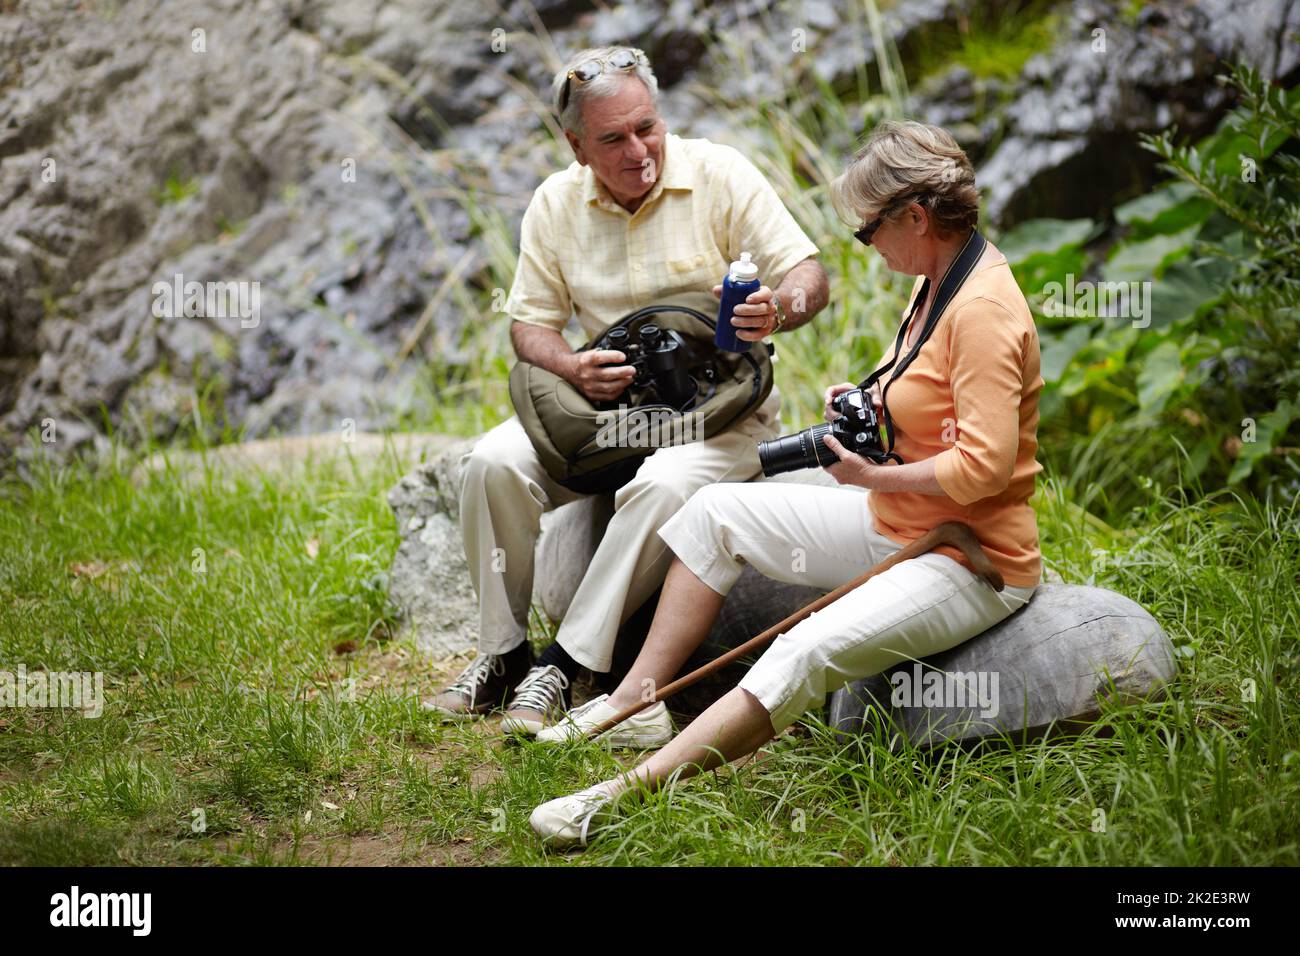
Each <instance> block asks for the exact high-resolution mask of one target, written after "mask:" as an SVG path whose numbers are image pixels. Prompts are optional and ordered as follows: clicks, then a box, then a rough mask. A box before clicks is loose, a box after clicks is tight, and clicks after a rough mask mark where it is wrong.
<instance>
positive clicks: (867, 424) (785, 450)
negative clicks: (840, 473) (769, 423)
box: [758, 388, 902, 478]
mask: <svg viewBox="0 0 1300 956" xmlns="http://www.w3.org/2000/svg"><path fill="white" fill-rule="evenodd" d="M831 407H832V408H834V409H835V410H836V411H837V412H839V413H840V414H839V417H838V418H836V419H834V420H833V421H830V422H823V423H822V424H819V425H813V426H812V427H811V428H805V429H804V430H803V431H801V432H796V433H795V434H793V435H782V436H781V437H779V438H773V439H772V440H771V441H762V442H759V443H758V460H759V462H760V463H761V464H762V466H763V474H764V475H766V476H767V477H768V478H771V477H772V476H773V475H779V474H782V473H783V472H787V471H798V470H799V469H800V468H816V467H822V468H824V467H826V466H827V465H833V464H835V463H836V462H837V461H839V460H840V459H839V457H838V456H837V455H836V454H835V453H834V452H832V451H831V450H830V449H829V448H827V447H826V446H825V445H824V444H822V437H823V436H824V435H826V434H828V433H829V434H831V435H834V436H835V438H836V440H837V441H839V443H840V444H841V445H843V446H844V447H845V448H847V449H848V450H849V451H851V452H855V453H857V454H859V455H861V456H863V457H864V458H870V459H871V460H872V461H874V462H885V461H890V460H892V461H898V462H901V461H902V459H900V458H899V457H898V456H897V455H895V454H893V453H892V452H886V451H885V435H884V432H885V429H884V425H883V424H882V423H881V421H880V419H879V416H877V415H876V409H875V408H874V407H873V406H872V404H871V399H870V398H869V397H868V395H867V394H866V393H865V392H863V391H862V389H860V388H854V389H850V390H849V391H847V392H840V394H838V395H836V396H835V397H834V398H833V399H831Z"/></svg>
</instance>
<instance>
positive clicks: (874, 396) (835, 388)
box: [822, 382, 881, 422]
mask: <svg viewBox="0 0 1300 956" xmlns="http://www.w3.org/2000/svg"><path fill="white" fill-rule="evenodd" d="M855 388H857V386H856V385H854V384H853V383H852V382H840V384H838V385H832V386H831V387H830V388H828V389H826V395H825V398H824V401H825V403H826V407H825V408H824V409H823V410H822V417H823V418H825V419H826V420H827V421H828V422H830V421H834V420H835V419H837V418H839V417H840V413H839V412H837V411H836V410H835V409H834V408H832V407H831V399H833V398H834V397H835V396H836V395H839V394H841V393H843V392H848V391H851V390H852V389H855ZM867 394H868V395H870V396H871V404H872V405H874V406H875V407H876V415H877V416H879V415H880V414H881V406H880V383H879V382H875V383H874V384H872V386H871V388H869V389H867Z"/></svg>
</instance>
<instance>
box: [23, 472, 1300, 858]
mask: <svg viewBox="0 0 1300 956" xmlns="http://www.w3.org/2000/svg"><path fill="white" fill-rule="evenodd" d="M1089 460H1090V461H1094V462H1095V461H1098V460H1099V458H1097V457H1093V458H1090V459H1089ZM401 472H402V465H401V464H400V463H398V462H396V461H395V460H393V459H392V458H386V459H384V460H382V461H378V462H360V461H352V460H350V459H348V458H332V459H325V460H321V461H319V462H318V463H317V464H315V465H314V466H312V467H311V468H309V469H307V470H306V472H305V473H304V474H303V475H300V476H296V477H284V476H275V475H271V474H258V473H238V474H233V475H232V474H224V476H223V473H220V472H218V471H215V470H209V471H206V472H202V473H200V474H199V475H198V476H197V477H196V478H190V479H186V478H184V477H182V475H181V474H180V473H178V472H173V473H168V472H162V473H158V474H155V475H153V476H152V477H149V478H147V479H141V478H139V477H133V474H132V471H131V470H130V468H129V467H127V464H125V463H124V464H123V465H122V466H121V467H120V468H116V469H114V468H109V469H107V470H101V471H100V472H98V473H91V472H90V471H89V470H87V469H86V468H85V466H71V467H68V468H63V469H50V470H46V471H43V472H41V473H40V474H38V475H36V476H34V477H33V479H32V480H31V481H30V482H19V481H18V480H17V479H14V478H10V479H9V480H7V481H6V482H5V483H4V484H3V485H0V661H3V662H4V664H3V666H4V667H8V668H11V669H13V668H16V666H17V664H18V663H23V664H25V665H26V667H27V668H28V670H29V671H31V670H34V669H36V668H46V669H50V670H65V671H66V670H75V671H83V670H84V671H102V672H103V674H104V681H105V705H104V713H103V716H101V717H99V718H86V717H82V716H80V715H78V714H76V713H73V712H67V711H58V710H50V709H45V710H41V709H8V710H5V711H2V712H0V808H3V810H2V811H0V863H5V864H15V863H16V864H56V863H59V864H107V863H195V862H218V863H234V864H268V863H292V862H298V863H326V862H366V863H375V862H380V863H387V862H404V861H415V862H437V863H479V862H482V863H501V864H511V863H519V864H532V863H542V862H545V863H556V864H571V865H593V864H601V863H661V864H663V863H682V864H736V865H754V864H765V863H785V864H804V863H830V864H838V863H865V864H931V863H938V864H991V865H1001V864H1051V865H1073V864H1083V865H1093V864H1124V865H1206V864H1211V865H1226V864H1232V865H1239V864H1292V865H1293V864H1295V863H1297V862H1300V852H1298V850H1297V832H1296V825H1295V819H1294V812H1293V808H1294V806H1295V803H1296V800H1297V797H1300V729H1298V728H1300V724H1298V723H1297V721H1296V714H1295V711H1294V708H1295V701H1296V700H1297V689H1298V688H1297V683H1298V678H1300V654H1298V648H1297V643H1296V640H1297V635H1298V634H1300V611H1298V610H1297V604H1296V601H1295V585H1296V581H1297V577H1298V576H1300V534H1298V533H1297V513H1296V505H1295V504H1294V503H1292V504H1290V505H1289V506H1287V507H1279V506H1276V505H1271V506H1265V505H1260V504H1257V503H1254V502H1251V501H1248V500H1238V499H1235V498H1231V497H1228V496H1227V495H1225V494H1219V495H1210V496H1207V497H1205V498H1204V499H1202V500H1200V501H1198V502H1195V503H1193V502H1191V501H1188V500H1186V498H1185V496H1183V495H1182V494H1181V493H1179V492H1177V491H1170V490H1168V489H1159V488H1155V487H1152V488H1151V489H1150V493H1149V498H1148V501H1147V503H1146V505H1145V506H1144V507H1143V508H1141V509H1139V510H1138V511H1135V512H1133V513H1132V514H1130V515H1129V516H1128V518H1129V519H1130V520H1128V521H1127V522H1126V523H1125V524H1124V527H1123V528H1117V527H1112V526H1111V525H1108V524H1107V523H1106V522H1104V521H1103V520H1102V519H1100V518H1098V517H1096V516H1094V515H1092V514H1089V513H1086V512H1084V511H1083V509H1081V508H1080V507H1079V504H1078V503H1077V501H1076V500H1075V498H1074V496H1075V493H1076V489H1082V488H1087V487H1089V486H1090V485H1091V484H1092V483H1093V481H1094V480H1095V478H1096V476H1097V472H1096V470H1095V469H1094V470H1092V471H1088V470H1086V469H1081V470H1080V471H1079V472H1078V473H1076V474H1075V475H1072V476H1071V478H1070V480H1068V481H1067V480H1062V479H1061V478H1060V477H1051V478H1048V479H1046V480H1045V481H1044V482H1043V484H1042V486H1041V490H1040V494H1039V495H1038V497H1037V498H1036V499H1035V502H1036V506H1037V509H1038V513H1039V517H1040V527H1041V531H1042V535H1043V543H1044V551H1045V554H1046V556H1047V559H1048V562H1049V565H1050V566H1051V567H1052V568H1054V569H1055V570H1056V571H1057V572H1058V573H1060V574H1061V575H1062V576H1063V577H1064V578H1065V580H1067V581H1071V582H1095V583H1097V584H1099V585H1101V586H1104V587H1109V588H1112V589H1114V590H1116V591H1119V592H1121V593H1124V594H1126V595H1128V596H1130V597H1132V598H1133V599H1134V600H1136V601H1138V602H1139V603H1140V604H1142V605H1143V606H1144V607H1146V608H1147V609H1148V610H1150V611H1151V612H1152V613H1153V614H1154V615H1155V616H1156V617H1157V618H1158V619H1159V620H1160V621H1161V623H1162V624H1163V625H1164V627H1165V628H1166V629H1167V630H1168V632H1169V634H1170V636H1171V637H1172V638H1173V640H1174V641H1175V643H1176V645H1177V646H1178V647H1179V662H1180V664H1179V666H1180V673H1179V675H1178V677H1177V679H1176V681H1175V682H1174V684H1173V685H1172V687H1171V688H1170V693H1169V695H1168V697H1167V698H1166V699H1165V700H1163V701H1160V702H1152V703H1145V704H1133V705H1127V706H1116V707H1112V708H1110V709H1109V710H1108V712H1107V713H1106V715H1105V717H1104V718H1103V720H1102V721H1101V722H1100V723H1099V724H1098V725H1097V727H1096V728H1094V731H1093V732H1089V733H1088V734H1086V735H1084V736H1082V737H1080V738H1077V739H1068V740H1062V741H1053V742H1034V743H1029V744H1024V745H1021V746H1018V747H1007V748H1001V749H993V748H989V749H984V750H980V751H974V752H968V751H962V750H958V749H955V748H944V749H941V750H938V751H935V752H933V753H928V754H927V753H923V752H917V751H913V750H911V749H903V750H900V751H891V750H890V748H889V747H888V746H887V744H886V741H887V737H886V735H885V733H884V731H883V730H882V731H877V732H876V733H874V734H873V735H870V736H867V737H864V738H861V739H859V740H856V741H854V742H852V743H850V744H849V745H840V744H837V743H835V742H834V740H833V738H832V737H831V736H830V735H829V734H828V733H827V732H826V730H825V729H824V728H823V727H822V726H821V725H820V723H819V720H818V717H819V715H818V714H815V713H814V714H810V715H809V718H808V720H807V721H806V722H805V723H803V724H801V725H798V726H797V727H796V729H795V731H794V732H793V733H790V734H787V735H786V736H783V737H782V738H780V739H779V740H777V741H776V742H774V743H773V744H772V745H770V747H769V748H768V752H767V759H765V760H763V761H761V762H756V763H751V764H748V765H745V766H743V767H741V768H739V769H726V770H723V771H720V772H717V773H711V774H707V775H705V776H703V777H701V778H698V779H696V780H693V781H689V782H687V783H684V784H682V785H679V786H677V787H676V788H674V789H673V790H671V791H666V792H664V793H662V794H660V795H658V796H656V797H654V798H653V799H651V800H650V801H649V802H648V803H647V804H645V805H644V806H641V807H639V808H629V812H628V814H627V815H626V816H624V817H622V818H621V819H620V820H619V821H618V822H616V823H615V824H614V825H613V826H612V827H611V828H609V829H608V830H607V831H605V832H604V833H603V835H601V836H600V837H599V838H598V841H597V843H596V845H595V846H593V847H592V848H591V849H590V850H589V851H588V852H587V853H586V854H584V855H579V856H571V857H553V856H548V855H545V854H543V853H542V852H541V851H540V850H539V848H538V846H537V844H536V842H535V841H534V839H533V837H532V834H531V831H530V830H529V828H528V824H527V817H528V814H529V813H530V812H531V810H532V808H533V807H534V806H535V805H537V804H538V803H540V802H542V801H544V800H546V799H549V798H551V797H553V796H556V795H559V794H561V793H565V792H568V791H570V790H572V789H576V788H579V787H581V786H586V785H589V784H590V783H592V782H595V781H596V780H597V779H600V778H603V777H606V776H608V775H610V774H612V773H614V772H615V771H616V770H617V769H618V767H619V766H620V765H626V764H627V763H628V762H629V759H630V755H628V754H618V755H611V754H609V753H607V752H605V751H603V750H601V749H599V748H596V747H593V746H589V745H584V746H578V747H572V748H568V749H563V750H559V751H553V750H547V749H544V748H542V747H540V746H538V745H533V744H527V745H523V746H507V745H504V744H503V743H501V742H500V740H499V739H498V738H497V737H496V736H495V735H494V734H493V733H492V732H491V728H490V726H485V725H476V726H470V727H465V728H461V727H454V726H443V725H439V724H437V723H435V722H433V721H432V720H431V719H429V718H428V717H427V716H426V715H424V714H423V713H421V712H420V711H419V709H418V706H417V701H418V698H419V696H420V695H423V694H427V693H429V692H431V691H433V690H434V689H436V687H437V686H439V683H440V681H442V680H444V679H445V676H444V675H446V674H447V673H448V672H449V669H455V668H456V667H458V666H459V665H458V664H454V663H453V664H451V665H449V666H443V667H441V668H440V669H436V668H435V667H434V665H433V664H432V663H431V662H429V661H428V660H426V659H425V658H424V657H423V656H422V655H421V654H420V652H419V651H418V649H417V648H415V647H414V646H411V645H408V644H406V643H405V642H404V641H403V640H402V639H400V638H397V637H395V636H392V635H391V631H392V624H393V619H392V615H391V612H390V610H389V609H388V608H387V607H386V605H385V600H384V596H383V591H382V586H381V582H382V578H381V577H380V576H379V573H380V572H382V571H383V570H384V569H386V568H387V566H388V564H389V562H390V560H391V557H392V554H393V552H394V549H395V547H396V544H397V533H396V529H395V527H394V526H393V521H392V519H391V516H390V514H389V512H388V509H387V507H386V505H385V504H384V497H383V496H384V492H385V491H386V489H387V488H388V487H389V486H390V484H391V483H392V482H393V481H394V480H395V479H396V478H397V477H398V475H400V474H401ZM196 548H201V549H202V558H203V560H202V563H201V564H200V563H198V561H199V559H198V552H196V551H195V549H196ZM313 554H314V556H313ZM198 567H202V568H203V570H202V571H199V570H196V568H198ZM1246 680H1251V681H1253V682H1254V686H1255V701H1254V702H1244V701H1243V694H1242V686H1243V681H1246ZM1098 810H1100V811H1102V812H1104V815H1105V832H1095V831H1094V829H1093V827H1094V823H1095V821H1096V819H1098V817H1097V816H1096V814H1097V811H1098Z"/></svg>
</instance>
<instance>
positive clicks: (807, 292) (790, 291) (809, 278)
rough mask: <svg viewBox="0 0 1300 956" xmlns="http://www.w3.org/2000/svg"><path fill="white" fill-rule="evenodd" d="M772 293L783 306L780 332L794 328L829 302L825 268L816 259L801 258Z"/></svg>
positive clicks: (828, 286) (828, 284) (828, 282)
mask: <svg viewBox="0 0 1300 956" xmlns="http://www.w3.org/2000/svg"><path fill="white" fill-rule="evenodd" d="M776 294H777V295H778V296H779V297H780V299H781V306H782V308H784V309H785V324H784V325H783V326H782V327H781V331H782V332H789V331H790V330H791V329H797V328H799V326H801V325H803V324H804V323H805V322H807V321H808V320H809V319H811V318H812V317H813V316H814V315H816V314H817V313H818V312H820V311H821V310H822V309H824V308H826V303H827V302H829V301H830V281H829V280H828V279H827V278H826V270H825V269H823V268H822V264H821V263H820V262H818V261H817V260H816V259H805V260H804V261H803V262H801V263H799V264H798V265H797V266H795V267H794V268H793V269H791V270H790V271H789V272H787V273H786V274H785V278H784V279H782V280H781V284H780V285H779V286H777V287H776Z"/></svg>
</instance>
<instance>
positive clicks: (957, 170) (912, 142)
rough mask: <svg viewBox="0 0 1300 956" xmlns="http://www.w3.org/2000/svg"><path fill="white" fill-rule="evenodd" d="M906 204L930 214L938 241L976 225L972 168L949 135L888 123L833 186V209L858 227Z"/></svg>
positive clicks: (925, 126) (869, 139)
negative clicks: (908, 200) (909, 201)
mask: <svg viewBox="0 0 1300 956" xmlns="http://www.w3.org/2000/svg"><path fill="white" fill-rule="evenodd" d="M905 198H911V199H912V200H914V201H916V202H919V203H921V204H922V205H923V206H925V207H926V208H927V209H928V210H929V211H930V215H931V216H933V217H934V222H935V227H936V228H937V230H938V232H939V234H940V235H941V236H948V235H951V234H953V233H961V232H965V231H966V230H968V229H973V228H975V225H976V224H977V223H978V222H979V209H980V194H979V190H977V189H976V188H975V167H973V166H972V165H971V162H970V160H969V159H967V158H966V153H965V152H964V151H963V150H962V148H961V147H960V146H958V145H957V141H956V140H955V139H953V138H952V135H951V134H950V133H949V132H948V131H947V130H944V129H940V128H939V127H938V126H931V125H930V124H928V123H918V122H916V121H914V120H886V121H885V122H882V123H881V124H879V125H878V126H877V127H876V128H875V129H874V130H872V131H871V135H870V136H869V137H867V141H866V142H865V143H863V144H862V147H861V148H860V149H859V150H858V151H857V154H856V155H855V156H854V157H853V160H852V162H850V163H849V165H848V168H847V169H845V171H844V173H843V175H841V176H838V177H836V179H835V180H834V181H833V182H832V183H831V185H830V199H831V205H832V206H834V207H835V211H836V213H837V214H838V215H839V216H840V218H842V219H843V220H844V221H845V222H847V223H849V224H850V225H854V226H860V225H862V224H863V223H865V222H869V221H871V220H872V219H875V218H876V217H877V216H879V215H880V214H881V213H882V212H886V211H889V212H897V211H898V209H899V205H898V204H899V203H900V202H901V201H902V200H903V199H905Z"/></svg>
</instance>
